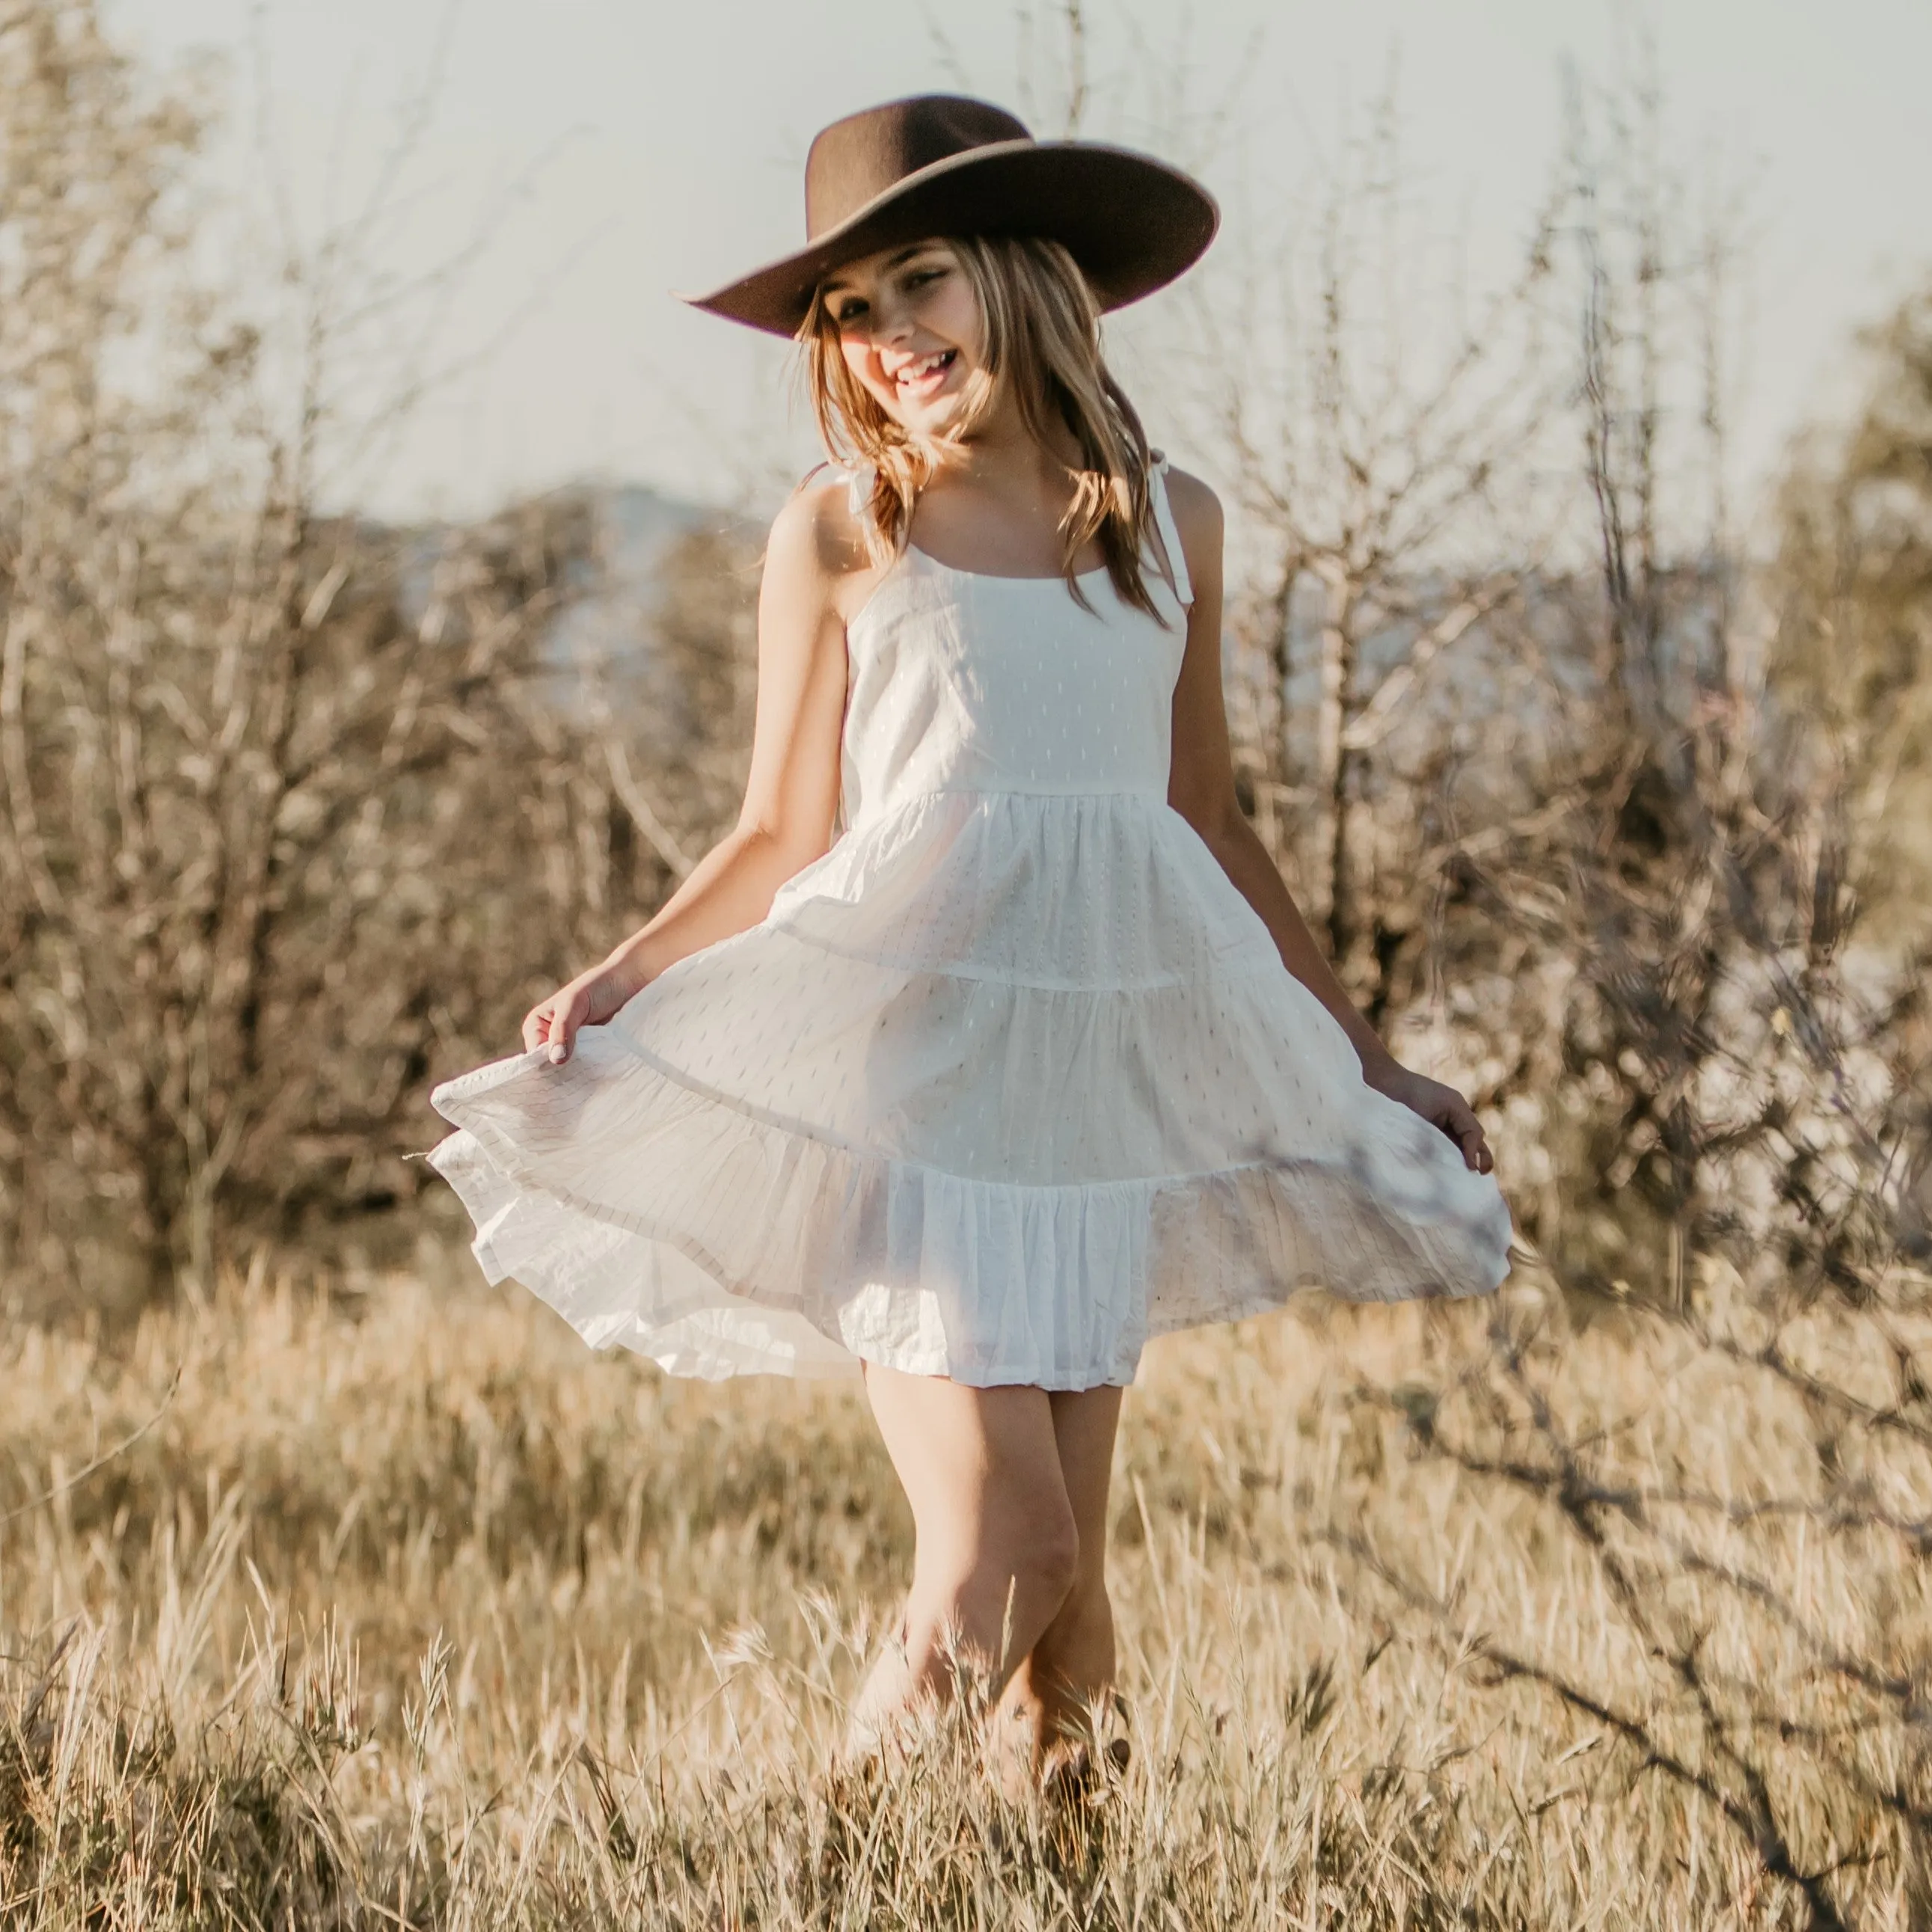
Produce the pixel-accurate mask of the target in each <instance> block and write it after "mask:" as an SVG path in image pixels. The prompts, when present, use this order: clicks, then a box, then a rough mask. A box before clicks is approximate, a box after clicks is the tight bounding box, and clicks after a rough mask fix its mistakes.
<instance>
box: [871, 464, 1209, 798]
mask: <svg viewBox="0 0 1932 1932" xmlns="http://www.w3.org/2000/svg"><path fill="white" fill-rule="evenodd" d="M1164 470H1165V465H1164V463H1157V466H1156V468H1155V470H1154V477H1153V488H1154V512H1155V517H1156V523H1157V529H1159V532H1160V538H1161V543H1162V546H1163V548H1164V549H1165V550H1166V551H1167V553H1168V555H1169V557H1171V558H1172V559H1173V564H1174V568H1175V573H1176V583H1175V584H1170V583H1169V581H1168V580H1167V578H1166V576H1165V575H1163V574H1162V571H1161V568H1160V562H1159V560H1158V559H1157V558H1155V557H1154V556H1151V555H1150V556H1148V557H1147V558H1146V559H1145V568H1146V580H1147V584H1148V590H1149V592H1150V594H1151V596H1152V598H1153V599H1154V603H1155V604H1156V606H1157V608H1158V609H1159V610H1160V613H1161V619H1165V622H1164V623H1163V622H1162V621H1160V619H1156V618H1154V617H1153V616H1150V615H1148V613H1147V612H1145V611H1144V610H1136V609H1135V608H1134V607H1133V606H1132V605H1131V604H1126V603H1124V602H1123V601H1121V598H1119V597H1118V595H1116V594H1115V590H1114V587H1113V584H1112V580H1111V579H1110V578H1109V576H1108V574H1107V573H1106V571H1105V570H1104V569H1103V570H1094V571H1087V572H1085V574H1083V575H1082V577H1081V578H1080V580H1079V582H1080V587H1081V590H1082V593H1083V595H1084V596H1085V598H1086V601H1087V602H1088V604H1089V605H1091V609H1082V607H1081V605H1080V604H1079V603H1078V602H1077V601H1076V600H1075V598H1073V595H1072V594H1071V592H1070V591H1069V589H1068V588H1067V583H1066V581H1065V580H1064V578H1061V577H995V576H987V575H984V574H980V573H977V572H975V571H962V570H956V569H954V568H952V567H951V566H950V565H947V564H943V563H941V562H938V560H937V559H935V558H933V557H931V556H927V555H926V553H925V552H924V551H922V550H917V549H915V548H913V547H910V545H908V546H907V547H906V548H905V549H904V550H902V551H901V553H900V555H899V556H898V558H897V559H896V560H895V562H893V564H892V566H891V567H890V568H889V570H888V571H887V572H886V574H885V576H884V577H883V578H882V579H881V580H880V583H879V584H878V586H877V588H876V589H874V591H873V592H872V595H871V598H870V600H869V601H868V602H867V603H866V604H865V607H864V608H863V609H862V610H860V611H859V613H858V614H857V615H856V616H855V617H853V619H852V621H851V622H850V624H849V625H847V630H846V640H847V652H848V654H849V660H850V671H849V678H850V682H849V685H848V688H847V697H846V709H845V723H844V739H843V749H842V756H841V787H840V790H841V817H842V818H843V820H844V823H846V824H847V826H850V825H854V824H857V823H860V822H862V820H866V819H868V818H871V817H875V816H877V814H880V813H882V812H890V811H894V810H895V809H898V808H900V807H901V806H903V805H904V804H906V803H907V802H909V801H910V800H911V799H915V798H919V797H923V796H929V795H930V794H931V793H935V792H941V791H979V792H1010V793H1043V794H1049V795H1052V794H1069V793H1142V794H1147V795H1151V796H1154V797H1157V798H1164V797H1165V796H1166V793H1167V781H1168V763H1169V752H1170V748H1171V746H1170V737H1171V718H1172V703H1173V697H1174V685H1175V679H1176V678H1177V677H1178V676H1179V674H1180V670H1181V656H1182V652H1183V650H1184V647H1185V645H1186V642H1187V601H1186V599H1187V596H1188V595H1189V586H1188V583H1187V574H1186V571H1187V565H1186V563H1185V561H1184V559H1183V557H1182V555H1181V543H1180V539H1179V537H1178V535H1177V534H1176V533H1175V529H1174V523H1173V520H1172V512H1171V511H1170V510H1169V507H1168V502H1167V492H1166V476H1165V474H1164ZM1177 586H1178V591H1179V593H1180V594H1179V595H1177Z"/></svg>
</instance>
